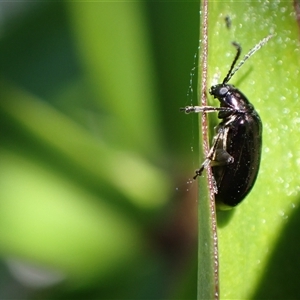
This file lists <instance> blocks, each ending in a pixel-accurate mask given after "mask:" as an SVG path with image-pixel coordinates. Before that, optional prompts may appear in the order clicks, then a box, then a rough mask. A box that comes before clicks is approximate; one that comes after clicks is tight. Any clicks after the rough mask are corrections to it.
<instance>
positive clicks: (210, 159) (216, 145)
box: [193, 128, 224, 179]
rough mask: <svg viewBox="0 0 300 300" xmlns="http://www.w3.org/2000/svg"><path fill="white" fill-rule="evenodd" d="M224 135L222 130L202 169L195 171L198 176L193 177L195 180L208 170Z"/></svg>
mask: <svg viewBox="0 0 300 300" xmlns="http://www.w3.org/2000/svg"><path fill="white" fill-rule="evenodd" d="M223 133H224V131H223V129H221V128H220V129H219V131H218V133H217V135H216V136H215V137H214V139H213V145H212V147H211V148H210V150H209V152H208V155H207V157H206V159H205V161H204V162H203V163H202V165H201V167H200V168H199V169H198V170H196V171H195V173H196V175H195V176H194V177H193V179H196V178H197V177H198V176H201V174H202V172H203V170H204V169H207V167H208V166H209V165H210V163H211V162H212V160H214V157H215V153H216V149H217V148H218V145H219V142H220V140H222V136H223Z"/></svg>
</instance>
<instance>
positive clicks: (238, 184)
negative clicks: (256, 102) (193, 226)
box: [182, 35, 272, 209]
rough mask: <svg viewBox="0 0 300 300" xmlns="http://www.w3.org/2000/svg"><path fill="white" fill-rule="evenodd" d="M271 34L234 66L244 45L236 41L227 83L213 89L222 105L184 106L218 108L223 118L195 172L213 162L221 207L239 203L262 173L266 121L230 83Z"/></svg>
mask: <svg viewBox="0 0 300 300" xmlns="http://www.w3.org/2000/svg"><path fill="white" fill-rule="evenodd" d="M271 37H272V35H270V36H268V37H266V38H264V39H263V40H262V41H260V42H259V43H258V44H257V45H256V46H255V47H254V48H253V49H251V50H250V51H249V52H248V54H247V55H246V56H245V57H244V59H243V60H242V61H241V62H240V63H239V65H238V66H237V67H236V68H235V69H234V70H233V68H234V66H235V64H236V61H237V60H238V58H239V56H240V54H241V47H240V45H239V44H237V43H233V45H234V46H235V47H236V49H237V54H236V57H235V59H234V61H233V63H232V65H231V67H230V70H229V72H228V74H227V75H226V77H225V78H224V80H223V83H221V84H217V85H213V86H212V87H211V88H210V91H209V93H210V94H211V95H212V96H213V97H214V98H217V99H218V100H219V101H220V107H211V106H187V107H185V108H183V109H182V110H184V111H185V112H186V113H190V112H195V113H199V112H217V111H218V112H219V113H218V118H219V119H222V121H221V123H220V124H219V125H218V126H217V127H216V135H215V137H214V138H213V142H212V147H211V149H210V151H209V153H208V155H207V157H206V159H205V161H204V162H203V163H202V165H201V167H200V168H199V169H198V170H196V175H195V176H194V179H196V178H197V177H198V176H200V175H201V174H202V172H203V170H204V169H205V168H207V167H208V166H209V165H210V166H211V167H212V171H213V176H214V180H215V193H216V195H215V199H216V203H217V206H218V207H219V208H221V209H230V208H232V207H234V206H236V205H237V204H239V203H240V202H241V201H242V200H243V199H244V198H245V197H246V195H247V194H248V193H249V192H250V190H251V189H252V187H253V185H254V183H255V180H256V177H257V174H258V170H259V165H260V157H261V148H262V122H261V120H260V117H259V115H258V113H257V112H256V111H255V109H254V107H253V105H252V104H251V103H250V102H249V100H248V99H247V98H246V96H245V95H244V94H243V93H242V92H241V91H240V90H238V89H237V88H236V87H234V86H233V85H230V84H227V83H228V81H229V80H230V79H231V77H232V76H233V75H234V74H235V72H236V71H237V70H238V69H239V68H240V67H241V66H242V65H243V64H244V62H245V61H246V60H247V59H248V58H249V57H250V56H251V55H252V54H254V53H255V52H256V51H257V50H258V49H260V48H261V47H262V46H263V45H264V44H265V43H266V42H267V41H268V40H269V39H270V38H271Z"/></svg>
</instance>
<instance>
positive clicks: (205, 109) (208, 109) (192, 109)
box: [180, 106, 233, 114]
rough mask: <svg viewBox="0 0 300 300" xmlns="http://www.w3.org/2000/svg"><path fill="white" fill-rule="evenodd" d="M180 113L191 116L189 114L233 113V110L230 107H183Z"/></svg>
mask: <svg viewBox="0 0 300 300" xmlns="http://www.w3.org/2000/svg"><path fill="white" fill-rule="evenodd" d="M180 111H184V112H185V113H186V114H189V113H200V112H216V111H226V112H232V111H233V110H232V108H229V107H213V106H186V107H181V108H180Z"/></svg>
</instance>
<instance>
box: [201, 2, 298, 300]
mask: <svg viewBox="0 0 300 300" xmlns="http://www.w3.org/2000/svg"><path fill="white" fill-rule="evenodd" d="M227 16H228V17H229V18H230V20H231V24H232V25H231V28H230V29H228V28H227V27H226V22H225V18H226V17H227ZM270 33H272V34H274V37H273V38H272V39H271V40H270V41H269V42H268V43H267V44H266V45H265V46H264V47H263V48H262V49H260V50H259V51H258V52H257V53H255V55H254V56H252V57H251V58H250V59H249V60H248V61H247V62H246V63H245V64H244V65H243V66H242V68H241V69H240V70H239V71H238V72H237V73H236V74H235V75H234V77H233V78H232V79H231V81H230V83H231V84H234V85H235V86H236V87H237V88H239V89H240V90H241V91H242V92H243V93H244V94H245V95H246V96H247V97H248V99H249V100H250V102H251V103H252V104H253V105H254V106H255V108H256V110H257V111H258V112H259V114H260V116H261V119H262V122H263V127H264V131H263V150H262V161H261V167H260V171H259V175H258V179H257V182H256V184H255V186H254V188H253V190H252V191H251V193H250V195H249V196H247V198H246V199H245V200H244V201H243V202H242V203H241V204H240V205H239V206H238V207H236V208H234V209H233V210H232V211H229V212H227V211H226V212H221V211H219V212H218V214H217V217H218V234H219V258H220V295H221V299H249V298H256V299H257V298H260V299H265V298H270V299H274V298H284V299H287V298H295V297H296V296H297V295H299V293H298V292H297V288H296V283H295V285H294V288H287V286H290V285H291V284H290V283H287V282H294V280H295V278H299V271H298V270H299V264H298V265H297V264H296V263H295V264H293V263H289V264H288V265H289V268H290V272H286V270H287V268H286V263H287V261H288V260H289V259H290V257H293V259H295V262H299V259H298V258H297V259H296V255H295V251H292V249H297V246H298V242H297V240H299V239H297V238H293V239H292V238H290V239H288V238H283V236H282V235H285V234H286V233H287V234H288V235H289V236H290V237H291V236H293V235H295V234H296V233H297V232H298V227H296V226H292V224H294V225H297V222H295V221H291V223H290V220H291V219H292V220H295V219H296V215H298V214H299V209H298V207H299V200H300V197H299V179H298V178H299V169H300V164H299V154H300V151H299V143H300V127H299V122H300V119H299V109H300V104H299V99H298V98H299V95H300V92H299V70H300V60H299V54H300V52H299V50H300V49H299V41H298V33H299V31H298V27H297V23H296V18H295V13H294V7H293V4H292V2H281V3H279V2H264V3H261V2H256V1H248V2H237V1H231V2H209V63H208V67H209V76H208V80H209V84H208V85H209V86H211V85H212V84H213V82H214V79H215V78H216V77H218V78H219V80H218V81H219V82H220V81H221V80H222V79H223V78H224V77H225V76H226V74H227V72H228V70H229V67H230V65H231V63H232V60H233V58H234V55H235V53H236V51H235V48H234V47H233V46H232V45H231V42H232V41H236V42H238V43H240V44H241V46H242V48H243V52H242V55H243V54H246V53H247V51H248V50H250V49H251V48H252V47H253V46H254V45H256V44H257V43H258V42H259V41H260V40H261V39H263V38H264V37H266V36H267V35H269V34H270ZM209 101H211V103H210V104H211V105H216V106H218V103H216V101H214V100H212V99H210V100H209ZM203 226H204V225H203ZM282 240H283V241H285V243H286V244H285V245H283V244H281V243H282ZM279 245H280V249H281V251H282V254H281V255H280V254H279V252H278V248H277V247H278V246H279ZM286 253H289V257H287V256H286ZM269 268H270V269H271V270H273V272H270V271H269V272H266V270H268V269H269ZM282 268H283V269H284V270H285V272H284V273H283V274H285V275H284V276H285V278H286V279H285V280H284V276H283V275H279V274H280V273H281V270H282Z"/></svg>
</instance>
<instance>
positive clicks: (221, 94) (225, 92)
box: [219, 86, 228, 96]
mask: <svg viewBox="0 0 300 300" xmlns="http://www.w3.org/2000/svg"><path fill="white" fill-rule="evenodd" d="M219 93H220V96H225V95H226V94H227V93H228V88H227V87H225V86H224V87H221V88H220V90H219Z"/></svg>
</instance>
